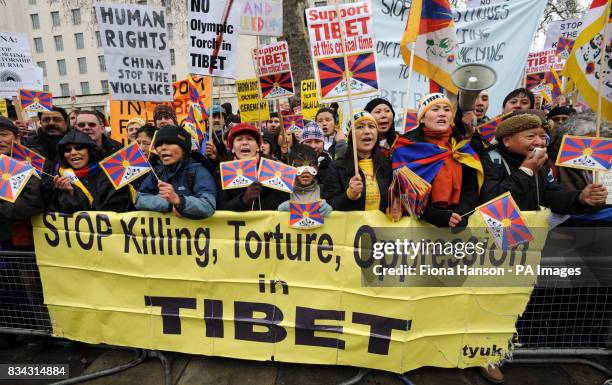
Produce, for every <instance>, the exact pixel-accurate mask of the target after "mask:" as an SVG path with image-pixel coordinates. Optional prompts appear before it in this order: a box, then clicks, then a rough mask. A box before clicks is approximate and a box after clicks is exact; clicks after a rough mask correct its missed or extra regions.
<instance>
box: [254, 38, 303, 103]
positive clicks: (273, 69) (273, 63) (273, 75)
mask: <svg viewBox="0 0 612 385" xmlns="http://www.w3.org/2000/svg"><path fill="white" fill-rule="evenodd" d="M253 62H254V63H255V72H256V73H257V78H258V79H259V85H260V88H261V97H262V98H263V99H276V98H281V97H289V96H293V95H294V93H295V92H294V90H293V75H292V74H291V63H290V61H289V46H288V45H287V42H286V41H279V42H277V43H273V44H270V45H266V46H263V47H260V48H259V50H257V49H254V50H253Z"/></svg>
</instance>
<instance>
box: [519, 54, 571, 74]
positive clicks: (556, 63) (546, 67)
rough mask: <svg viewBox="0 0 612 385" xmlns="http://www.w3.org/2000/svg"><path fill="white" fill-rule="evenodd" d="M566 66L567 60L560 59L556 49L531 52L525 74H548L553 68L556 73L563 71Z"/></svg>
mask: <svg viewBox="0 0 612 385" xmlns="http://www.w3.org/2000/svg"><path fill="white" fill-rule="evenodd" d="M564 65H565V60H564V59H563V58H561V57H559V55H557V53H556V51H555V50H554V49H547V50H544V51H537V52H529V56H528V57H527V64H526V66H525V73H526V74H533V73H536V72H546V71H550V69H551V68H552V69H554V70H555V71H561V70H562V69H563V66H564Z"/></svg>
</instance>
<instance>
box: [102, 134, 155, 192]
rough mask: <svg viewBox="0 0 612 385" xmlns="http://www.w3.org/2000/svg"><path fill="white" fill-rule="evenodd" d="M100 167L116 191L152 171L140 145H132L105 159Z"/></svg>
mask: <svg viewBox="0 0 612 385" xmlns="http://www.w3.org/2000/svg"><path fill="white" fill-rule="evenodd" d="M100 167H101V168H102V170H104V173H105V174H106V176H108V179H110V181H111V183H112V184H113V186H114V187H115V189H116V190H119V189H120V188H121V187H123V186H125V185H126V184H128V183H130V182H132V181H134V180H135V179H138V178H139V177H140V176H142V175H144V174H146V173H147V172H149V171H151V165H150V164H149V162H148V161H147V158H146V157H145V156H144V154H143V153H142V151H140V147H139V146H138V143H132V144H131V145H129V146H127V147H124V148H122V149H121V150H119V151H117V152H116V153H114V154H113V155H111V156H109V157H108V158H106V159H104V160H103V161H101V162H100Z"/></svg>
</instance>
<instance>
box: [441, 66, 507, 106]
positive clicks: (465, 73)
mask: <svg viewBox="0 0 612 385" xmlns="http://www.w3.org/2000/svg"><path fill="white" fill-rule="evenodd" d="M452 80H453V84H454V85H456V86H457V88H459V100H458V105H459V108H461V110H462V111H464V112H465V111H471V110H473V109H474V103H475V102H476V99H477V98H478V94H480V91H482V90H486V89H487V88H490V87H491V86H492V85H493V84H495V82H496V81H497V74H496V73H495V70H494V69H493V68H491V67H489V66H487V65H484V64H465V65H462V66H461V67H459V68H457V69H456V70H455V71H453V75H452Z"/></svg>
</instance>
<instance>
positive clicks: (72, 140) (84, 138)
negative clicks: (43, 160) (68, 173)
mask: <svg viewBox="0 0 612 385" xmlns="http://www.w3.org/2000/svg"><path fill="white" fill-rule="evenodd" d="M69 144H80V145H82V146H85V147H87V148H88V149H89V163H93V162H97V161H98V160H100V159H101V158H102V154H101V153H100V150H98V147H97V146H96V143H95V142H94V141H93V140H92V139H91V138H90V137H89V135H87V134H83V133H82V132H81V131H77V130H70V131H68V133H67V134H66V135H64V137H63V138H62V140H60V141H59V143H57V147H56V148H57V153H58V154H59V159H60V164H62V165H66V164H65V163H66V162H65V158H64V148H66V146H67V145H69Z"/></svg>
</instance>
